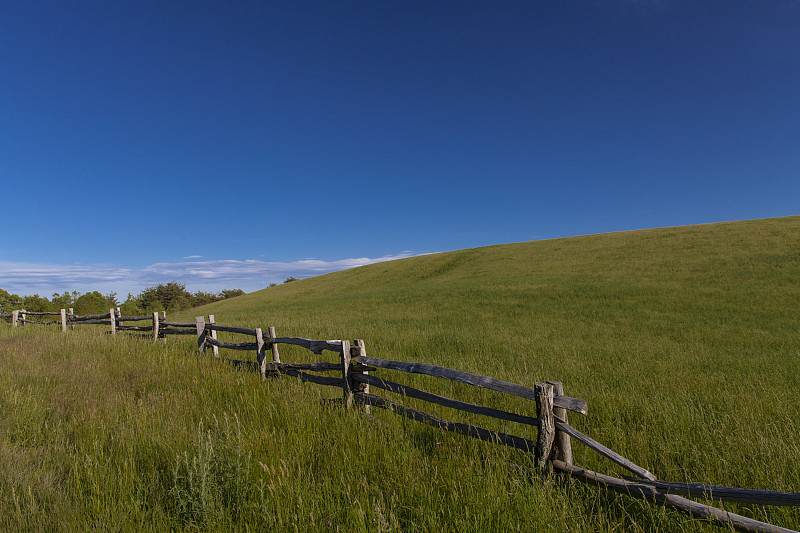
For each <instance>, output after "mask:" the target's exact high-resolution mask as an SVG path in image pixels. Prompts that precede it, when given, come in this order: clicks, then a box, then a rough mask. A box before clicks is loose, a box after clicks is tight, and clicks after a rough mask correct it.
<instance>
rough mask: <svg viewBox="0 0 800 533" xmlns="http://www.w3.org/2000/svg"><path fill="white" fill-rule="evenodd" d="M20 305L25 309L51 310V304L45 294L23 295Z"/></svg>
mask: <svg viewBox="0 0 800 533" xmlns="http://www.w3.org/2000/svg"><path fill="white" fill-rule="evenodd" d="M22 307H23V308H24V309H25V310H26V311H36V312H42V311H52V310H53V309H52V308H53V306H52V304H51V303H50V300H48V299H47V297H46V296H39V294H38V293H37V294H34V295H32V296H24V297H23V298H22Z"/></svg>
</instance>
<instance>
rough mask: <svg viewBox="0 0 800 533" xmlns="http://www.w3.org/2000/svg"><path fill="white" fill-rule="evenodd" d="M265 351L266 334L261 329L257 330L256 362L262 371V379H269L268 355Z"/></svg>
mask: <svg viewBox="0 0 800 533" xmlns="http://www.w3.org/2000/svg"><path fill="white" fill-rule="evenodd" d="M265 349H266V346H265V344H264V334H263V333H262V332H261V328H256V350H257V351H256V362H257V363H258V368H259V370H261V377H262V378H266V377H267V354H266V352H265Z"/></svg>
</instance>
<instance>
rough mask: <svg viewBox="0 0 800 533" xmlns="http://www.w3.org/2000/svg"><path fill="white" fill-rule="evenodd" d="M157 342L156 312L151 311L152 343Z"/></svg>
mask: <svg viewBox="0 0 800 533" xmlns="http://www.w3.org/2000/svg"><path fill="white" fill-rule="evenodd" d="M157 340H158V311H153V342H155V341H157Z"/></svg>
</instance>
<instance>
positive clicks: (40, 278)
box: [0, 251, 420, 295]
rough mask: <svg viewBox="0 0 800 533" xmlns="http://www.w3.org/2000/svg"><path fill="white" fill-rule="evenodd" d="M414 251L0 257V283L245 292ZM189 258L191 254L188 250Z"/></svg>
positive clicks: (14, 288)
mask: <svg viewBox="0 0 800 533" xmlns="http://www.w3.org/2000/svg"><path fill="white" fill-rule="evenodd" d="M415 255H420V254H416V253H414V252H410V251H404V252H401V253H399V254H394V255H385V256H382V257H374V258H371V257H358V258H347V259H337V260H334V261H323V260H320V259H303V260H298V261H288V262H282V261H260V260H256V259H246V260H236V259H221V260H213V261H182V262H174V263H170V262H161V263H154V264H152V265H150V266H147V267H144V268H142V269H133V268H127V267H114V266H109V265H84V264H73V265H56V264H44V263H18V262H6V261H0V288H3V289H5V290H7V291H9V292H14V293H18V294H34V293H39V294H43V295H49V294H50V293H53V292H63V291H67V290H69V291H73V290H78V291H81V292H86V291H90V290H99V291H101V292H110V291H115V292H118V293H120V294H124V293H127V292H134V293H135V292H139V291H141V290H142V289H144V288H145V287H149V286H153V285H157V284H159V283H166V282H169V281H178V282H179V283H185V284H186V286H187V288H188V289H189V290H192V291H196V290H212V291H218V290H221V289H226V288H228V289H230V288H241V289H243V290H245V291H247V292H251V291H254V290H258V289H261V288H264V287H266V286H267V285H268V284H269V283H271V282H280V281H283V280H284V279H285V278H287V277H289V276H294V277H297V278H304V277H311V276H318V275H321V274H327V273H329V272H335V271H338V270H345V269H348V268H354V267H358V266H364V265H370V264H373V263H381V262H384V261H393V260H395V259H403V258H406V257H412V256H415ZM189 258H194V257H193V256H189V257H188V258H187V259H189Z"/></svg>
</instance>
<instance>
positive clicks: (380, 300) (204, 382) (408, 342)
mask: <svg viewBox="0 0 800 533" xmlns="http://www.w3.org/2000/svg"><path fill="white" fill-rule="evenodd" d="M799 312H800V217H788V218H780V219H767V220H755V221H745V222H731V223H720V224H710V225H701V226H688V227H680V228H664V229H654V230H642V231H634V232H625V233H614V234H603V235H591V236H585V237H574V238H565V239H555V240H548V241H536V242H528V243H519V244H508V245H499V246H491V247H485V248H477V249H470V250H461V251H456V252H448V253H442V254H434V255H428V256H422V257H414V258H409V259H403V260H399V261H393V262H389V263H380V264H375V265H370V266H365V267H360V268H355V269H352V270H348V271H343V272H337V273H333V274H328V275H324V276H319V277H316V278H311V279H306V280H301V281H297V282H293V283H288V284H284V285H280V286H276V287H271V288H268V289H264V290H262V291H258V292H255V293H251V294H247V295H245V296H241V297H238V298H234V299H231V300H226V301H222V302H218V303H216V304H212V305H209V306H205V307H202V308H198V309H194V310H190V311H187V312H184V313H181V314H180V315H179V316H180V317H181V318H183V319H189V320H192V319H193V317H194V316H195V315H199V314H205V315H208V314H215V315H216V320H217V322H218V323H220V324H224V325H239V326H251V327H262V328H266V327H267V326H275V327H276V329H277V333H278V335H279V336H302V337H310V338H320V339H356V338H361V339H364V340H365V342H366V346H367V351H368V354H369V355H372V356H375V357H381V358H386V359H398V360H405V361H419V362H427V363H434V364H440V365H443V366H448V367H450V368H455V369H460V370H466V371H470V372H475V373H479V374H485V375H490V376H494V377H498V378H501V379H506V380H509V381H514V382H517V383H521V384H526V385H532V384H533V383H535V382H537V381H543V380H558V381H562V382H563V383H564V386H565V390H566V393H567V394H568V395H570V396H575V397H579V398H584V399H586V400H587V401H588V402H589V413H588V416H586V417H581V416H579V415H574V416H572V417H571V421H572V422H573V425H575V426H576V427H578V428H579V429H581V430H582V431H584V432H586V433H588V434H589V435H591V436H592V437H594V438H596V439H597V440H599V441H600V442H602V443H604V444H606V445H608V446H610V447H611V448H613V449H615V450H617V451H619V452H620V453H622V454H623V455H625V456H627V457H629V458H630V459H632V460H633V461H635V462H636V463H638V464H640V465H642V466H644V467H646V468H647V469H649V470H650V471H651V472H653V473H654V474H656V475H657V476H658V477H659V478H661V479H668V480H674V481H699V482H706V483H712V484H720V485H730V486H743V487H750V488H763V489H773V490H790V491H798V490H800V447H799V446H798V436H800V387H798V386H797V383H798V382H800V318H798V317H799V316H800V313H799ZM173 318H176V317H173ZM29 329H31V328H29ZM2 335H5V336H6V338H5V339H0V340H3V342H0V369H3V370H0V383H2V384H4V385H5V391H6V392H4V394H5V396H4V397H3V399H2V401H3V402H5V403H3V404H2V405H4V406H5V407H6V409H5V411H3V412H6V413H9V412H11V413H18V414H12V415H2V416H3V417H0V436H3V437H4V439H3V441H0V471H2V470H3V468H2V467H4V466H5V467H6V468H10V467H11V465H15V464H17V463H15V462H14V458H15V457H16V456H15V454H16V453H21V452H19V451H18V449H19V448H20V446H21V445H20V444H19V442H23V443H31V442H33V443H35V447H34V449H41V452H42V454H46V456H47V457H48V459H41V460H34V459H33V458H30V461H33V464H34V465H39V467H40V468H43V469H44V471H46V472H50V471H51V470H52V471H53V473H52V476H51V477H52V478H53V479H55V480H58V479H63V480H65V481H63V483H62V484H59V483H60V482H58V481H53V480H50V478H49V477H48V478H47V480H44V481H42V480H41V479H40V477H41V474H36V475H31V474H25V471H23V472H22V473H20V474H14V475H11V474H6V476H5V478H3V477H2V476H0V489H2V490H0V493H5V494H11V492H12V489H13V490H14V494H16V496H15V497H14V498H16V500H15V499H14V498H11V497H5V499H3V498H4V497H2V496H0V513H2V514H4V515H6V516H10V515H9V514H8V513H11V514H12V515H13V513H17V515H16V516H18V517H21V518H20V519H19V521H18V523H20V524H23V527H21V528H20V529H26V528H27V529H41V528H42V527H44V528H45V529H47V527H49V525H50V523H49V522H47V521H46V520H45V519H43V518H42V513H41V512H38V513H34V514H32V513H31V512H28V513H27V514H26V512H25V509H30V506H31V505H33V504H27V505H28V507H26V504H25V502H26V501H27V500H26V496H25V494H24V493H25V491H26V490H33V493H34V495H35V494H37V492H36V491H37V490H39V491H41V493H42V494H44V496H42V497H40V498H39V500H37V498H36V497H35V496H32V497H31V498H33V499H32V500H31V501H34V502H35V501H39V503H38V505H39V509H40V511H41V509H50V510H51V511H52V510H53V509H54V508H56V507H57V508H58V509H71V511H70V512H69V513H68V514H69V516H71V517H73V518H72V520H74V522H71V523H73V524H74V527H73V529H75V530H80V529H81V527H82V526H85V525H86V524H87V523H91V524H93V525H94V526H98V525H99V527H103V526H104V525H108V524H109V523H112V522H115V523H118V524H122V525H123V526H124V527H128V526H131V527H133V528H137V527H142V528H145V529H148V528H149V529H163V528H178V529H182V528H187V529H192V528H194V527H200V528H211V529H222V528H227V527H230V526H235V527H239V528H241V529H244V528H245V527H249V528H251V529H258V528H259V527H273V528H278V529H280V530H292V529H296V530H300V531H304V530H315V531H333V530H337V528H339V529H338V530H340V531H353V530H364V531H381V530H383V531H389V530H402V531H440V530H451V531H470V530H473V531H489V530H493V531H494V530H504V531H505V530H516V531H534V530H553V531H598V530H612V529H613V530H631V531H657V530H663V531H706V530H709V531H711V530H712V529H709V528H708V526H705V525H703V524H701V523H699V522H697V521H693V520H690V519H688V518H685V517H683V516H682V515H680V514H678V513H677V512H674V511H667V510H664V509H662V508H658V507H656V506H652V505H650V504H646V503H642V502H638V501H634V500H630V499H628V498H625V497H622V496H619V495H615V494H609V493H606V492H604V491H602V490H599V489H594V488H590V487H584V486H581V485H572V484H567V485H560V484H552V483H544V484H543V483H542V481H541V480H538V479H530V478H529V477H528V475H527V474H525V473H524V472H523V471H517V470H515V468H514V467H513V466H510V464H511V463H512V462H513V463H524V462H525V458H524V457H522V456H521V454H518V453H517V452H512V451H506V450H500V449H499V448H498V447H497V446H493V445H489V444H485V443H476V442H474V441H470V440H468V439H465V438H462V437H460V436H453V435H450V434H447V435H444V434H442V433H440V432H438V431H436V430H434V429H431V428H427V427H424V426H420V425H418V424H414V423H411V422H404V421H402V420H399V419H395V418H393V417H392V415H391V414H389V413H383V412H377V413H375V416H376V417H378V418H380V419H381V420H383V421H385V422H387V423H388V426H384V425H382V424H375V423H373V422H371V421H370V420H367V419H364V418H361V417H358V416H351V415H345V414H343V413H340V412H339V411H337V410H329V409H322V408H320V407H319V402H318V401H317V400H318V399H319V398H321V397H334V396H337V392H336V391H335V390H334V389H323V388H320V387H318V386H315V385H311V384H305V385H302V386H301V385H299V384H298V383H297V382H296V381H294V380H287V379H283V380H277V381H268V382H267V383H266V384H262V383H261V382H260V380H259V378H258V377H257V376H253V375H251V374H244V373H241V372H237V371H234V370H233V369H231V368H230V367H228V366H225V365H221V364H219V363H217V362H214V361H211V360H209V359H208V358H205V357H204V358H200V359H198V358H196V357H194V356H193V354H192V346H191V341H189V340H186V341H184V342H181V341H177V340H173V339H170V340H169V348H168V349H166V350H165V349H164V348H163V347H161V348H159V347H158V346H154V345H150V344H146V345H145V344H143V343H142V342H140V341H135V340H125V339H116V340H113V341H110V340H109V339H108V338H106V337H103V336H101V335H95V336H94V337H92V336H91V335H89V334H88V333H87V334H83V335H78V334H74V335H73V334H70V335H67V336H61V335H60V334H59V335H55V334H50V335H49V336H47V335H45V336H44V338H39V339H38V340H37V341H35V342H34V340H33V339H34V336H33V335H31V334H30V333H25V334H22V333H19V332H10V330H5V332H4V333H2ZM229 339H230V340H233V337H232V336H231V337H229ZM237 340H243V339H241V338H239V339H237ZM65 343H67V349H66V351H65V348H64V344H65ZM23 345H24V346H26V348H25V350H22V349H21V348H20V346H23ZM143 346H146V347H143ZM121 349H122V350H124V351H125V352H124V353H125V354H126V355H125V357H124V358H120V357H119V356H118V354H119V351H120V350H121ZM281 349H282V360H284V361H288V362H294V361H298V362H299V361H304V362H308V361H309V360H311V358H312V356H311V355H310V354H309V353H308V352H301V351H299V350H289V349H286V350H284V348H281ZM26 350H27V351H26ZM23 351H24V352H25V355H24V360H23V358H22V357H23V356H22V355H20V354H21V353H23ZM31 352H34V353H31ZM65 353H66V354H67V355H64V354H65ZM228 355H229V356H232V357H236V358H239V357H242V356H243V354H242V352H239V353H229V354H228ZM245 356H246V357H252V355H251V354H247V355H245ZM382 375H383V374H382ZM386 375H387V377H389V378H390V379H396V380H397V381H402V382H405V383H413V384H418V385H424V387H425V388H428V389H430V390H433V391H434V392H439V393H442V394H447V395H450V396H455V397H459V398H464V399H471V400H476V399H477V400H480V401H481V402H483V403H486V404H489V405H492V406H496V407H502V408H504V409H512V410H515V411H517V412H528V413H530V412H531V411H532V410H533V406H532V405H531V404H530V402H526V401H524V400H521V399H514V398H504V397H502V396H501V395H497V394H494V393H489V392H486V391H476V390H474V389H469V388H466V387H461V386H458V385H454V384H452V385H451V384H444V385H442V384H441V383H439V382H436V381H434V380H426V379H425V378H423V377H416V376H414V377H411V376H409V377H397V376H396V375H394V376H389V375H388V374H386ZM42 376H46V377H47V379H44V378H43V377H42ZM110 376H111V377H110ZM118 377H119V378H120V379H116V378H118ZM54 390H56V391H62V393H63V394H61V395H58V396H56V395H55V394H56V393H55V392H53V391H54ZM26 398H27V399H26ZM109 398H112V400H109ZM15 402H16V403H15ZM130 402H134V405H137V406H138V407H135V408H131V407H129V403H130ZM136 402H138V403H136ZM53 404H56V405H57V408H58V412H57V416H56V415H55V414H53V409H54V408H53V407H52V406H53ZM19 405H22V406H23V407H24V409H23V408H20V407H18V406H19ZM15 406H16V407H15ZM131 409H133V411H134V412H133V414H131ZM426 409H427V410H433V411H435V412H436V413H437V414H441V415H442V416H446V417H449V418H457V419H459V420H466V421H469V422H473V423H479V424H480V425H482V426H484V427H488V428H490V429H498V430H501V431H506V432H511V433H517V434H522V435H523V436H528V437H531V436H532V435H531V433H530V432H529V431H528V430H527V429H526V428H521V427H519V426H517V425H515V424H512V423H505V422H503V423H501V422H497V421H486V420H480V419H479V418H478V417H466V418H465V417H461V416H460V415H456V414H453V413H452V412H447V411H446V410H444V409H441V410H434V409H431V408H426ZM122 413H127V414H125V415H123V414H122ZM23 417H24V419H25V420H27V421H30V420H34V421H36V422H37V423H45V422H48V421H49V422H48V423H50V424H55V423H56V421H58V420H60V422H58V423H59V424H63V426H62V425H60V426H59V427H63V428H70V429H69V431H67V430H66V429H64V430H59V431H62V432H66V436H62V437H59V439H60V440H59V439H56V440H53V439H51V438H50V437H47V436H46V435H42V434H40V432H34V434H33V436H31V434H29V433H30V432H31V431H33V430H32V429H30V428H29V426H28V422H24V423H23V422H22V420H23ZM234 417H235V418H236V420H237V421H238V422H237V424H240V426H237V427H240V428H241V431H240V433H236V431H232V430H231V429H230V426H226V425H225V424H228V423H229V422H228V421H229V420H232V419H233V418H234ZM82 420H83V421H86V420H91V421H92V423H91V424H90V425H89V426H90V427H92V428H94V429H92V430H91V431H89V430H86V429H84V427H85V425H81V424H80V421H82ZM98 424H99V428H98ZM226 427H227V429H226ZM79 428H80V429H79ZM237 431H238V430H237ZM526 431H527V433H526ZM59 435H61V433H59ZM109 435H110V436H109ZM237 435H238V436H237ZM115 439H116V440H115ZM9 443H10V444H9ZM212 445H213V446H212ZM115 446H116V448H115ZM23 447H24V446H23ZM65 447H68V448H69V450H70V451H69V452H66V451H64V449H65ZM209 447H211V448H213V449H214V450H216V452H213V453H212V452H208V448H209ZM573 447H574V450H575V461H576V463H578V464H580V465H582V466H586V467H589V468H593V469H598V470H600V471H604V472H619V471H620V469H619V468H618V467H616V466H615V465H613V464H611V463H608V462H607V461H605V460H603V459H600V458H598V457H597V456H596V455H594V454H593V453H591V452H588V451H586V450H585V449H583V448H582V447H581V446H580V445H579V444H577V443H576V444H574V445H573ZM26 449H27V448H26ZM112 449H116V450H118V451H119V452H120V457H122V458H121V459H120V458H115V459H110V457H111V454H110V452H109V450H112ZM98 450H99V451H98ZM25 453H33V452H25ZM209 453H210V454H211V455H209ZM214 453H216V454H217V456H216V458H213V457H214V455H213V454H214ZM59 454H62V455H63V457H64V459H63V460H64V461H69V459H68V458H69V457H73V456H75V454H77V457H85V458H86V461H84V460H83V459H81V460H80V461H77V460H76V461H73V464H72V466H69V465H68V466H67V467H63V468H59V467H58V465H59V464H60V463H59V460H58V457H61V456H62V455H59ZM176 454H178V455H177V456H176ZM180 454H184V455H180ZM204 454H205V455H204ZM33 457H38V456H36V455H35V454H34V455H33ZM114 457H117V456H114ZM176 457H177V458H176ZM182 457H183V458H185V460H184V459H182ZM209 457H212V458H209ZM242 457H246V458H248V461H249V462H247V461H244V462H243V459H242ZM204 458H205V459H204ZM104 460H105V461H106V463H103V461H104ZM37 461H38V462H37ZM258 463H261V464H262V466H259V465H258ZM103 464H105V466H98V465H103ZM204 464H205V465H207V466H208V473H209V475H210V479H212V480H213V481H214V484H213V487H210V488H208V491H207V494H206V496H203V494H204V493H203V490H201V488H198V486H197V484H196V482H191V481H189V477H190V476H189V475H188V474H189V472H194V471H196V472H197V473H198V474H199V472H200V470H202V468H201V466H202V465H204ZM242 464H245V466H243V467H242V466H241V465H242ZM42 465H45V466H42ZM47 465H50V466H47ZM237 465H238V466H237ZM240 467H241V468H240ZM30 468H31V469H33V470H36V466H31V467H30ZM48 468H49V469H50V470H48ZM193 469H194V470H193ZM16 470H18V467H17V468H16V469H15V468H12V471H16ZM173 471H174V474H173ZM76 472H77V473H76ZM226 472H227V473H226ZM231 472H233V474H236V475H233V474H231ZM184 473H185V474H186V475H183V474H184ZM48 476H50V474H48ZM59 476H60V477H59ZM32 478H33V479H34V481H31V479H32ZM120 479H122V480H127V481H120ZM79 482H80V483H79ZM26 483H27V485H26ZM31 483H33V486H34V489H30V487H31ZM46 483H52V484H53V486H54V487H56V488H57V489H58V491H57V493H58V494H62V495H63V496H56V495H54V494H51V492H48V490H45V489H44V488H41V485H42V484H46ZM92 483H95V484H96V485H97V486H98V487H101V488H102V491H99V489H98V491H99V492H102V493H104V494H105V493H107V494H110V496H108V497H106V499H105V500H102V501H101V502H100V504H97V505H95V506H94V507H93V506H92V505H94V504H92V505H90V504H86V503H80V502H85V501H89V502H94V501H95V500H93V499H92V497H91V496H92V495H94V494H95V492H92V491H93V489H92V488H91V484H92ZM193 483H194V484H193ZM234 484H235V487H234ZM26 486H27V487H28V489H26ZM36 487H39V488H38V489H37V488H36ZM87 487H88V488H87ZM53 490H55V489H53ZM20 491H21V492H22V493H23V494H22V496H20V495H19V493H20ZM87 493H88V494H89V496H87ZM48 498H49V499H48ZM236 498H240V499H241V498H244V499H245V501H246V502H249V503H242V501H241V500H236ZM15 502H17V503H15ZM18 502H22V504H20V503H18ZM48 502H49V503H48ZM120 502H133V503H120ZM187 502H188V503H187ZM209 502H210V503H209ZM237 502H238V503H237ZM250 504H252V505H250ZM20 505H21V507H20ZM48 505H49V507H48ZM104 506H105V507H104ZM106 508H108V509H110V510H109V511H104V509H106ZM726 508H727V509H731V510H734V511H736V512H739V513H741V514H744V515H746V516H752V517H754V518H757V519H760V520H765V519H766V520H768V521H771V522H773V523H776V524H778V525H781V526H784V527H790V528H794V529H797V528H798V527H800V511H799V510H797V509H785V508H784V509H781V508H765V509H760V508H757V507H754V506H736V505H726ZM20 509H22V510H20ZM52 512H53V513H55V515H56V516H60V515H59V514H58V512H56V511H52ZM62 514H63V513H62ZM75 517H77V518H75ZM7 520H8V519H7ZM42 520H45V521H44V522H43V521H42ZM11 523H12V524H13V520H12V522H11ZM8 524H9V522H8V521H6V522H5V525H6V526H8ZM124 527H123V529H124ZM12 529H13V527H12ZM68 529H69V528H68Z"/></svg>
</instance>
